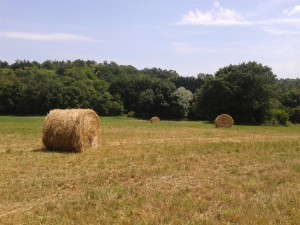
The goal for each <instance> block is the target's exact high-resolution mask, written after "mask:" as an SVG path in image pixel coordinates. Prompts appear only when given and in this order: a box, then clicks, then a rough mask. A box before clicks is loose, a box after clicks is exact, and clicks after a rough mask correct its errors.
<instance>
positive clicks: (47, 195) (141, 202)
mask: <svg viewBox="0 0 300 225" xmlns="http://www.w3.org/2000/svg"><path fill="white" fill-rule="evenodd" d="M43 119H44V118H43V117H0V199H1V201H0V224H299V223H300V222H299V221H300V126H291V127H265V126H234V127H233V128H232V129H217V128H215V127H214V126H213V124H209V123H204V122H175V121H173V122H170V121H162V122H161V123H160V124H159V125H153V124H151V123H150V122H149V121H143V120H136V119H129V118H123V117H117V118H109V117H108V118H101V127H102V128H101V129H102V130H101V146H100V147H99V148H97V149H91V150H89V151H86V152H83V153H77V154H76V153H61V152H49V151H45V150H44V149H43V146H42V143H41V129H42V124H43Z"/></svg>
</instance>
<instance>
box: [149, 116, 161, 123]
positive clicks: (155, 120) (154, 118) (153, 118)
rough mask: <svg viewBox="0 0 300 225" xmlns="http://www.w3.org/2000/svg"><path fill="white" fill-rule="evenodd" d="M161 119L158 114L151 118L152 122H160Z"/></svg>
mask: <svg viewBox="0 0 300 225" xmlns="http://www.w3.org/2000/svg"><path fill="white" fill-rule="evenodd" d="M159 121H160V119H159V118H158V117H157V116H154V117H152V118H151V119H150V122H151V123H159Z"/></svg>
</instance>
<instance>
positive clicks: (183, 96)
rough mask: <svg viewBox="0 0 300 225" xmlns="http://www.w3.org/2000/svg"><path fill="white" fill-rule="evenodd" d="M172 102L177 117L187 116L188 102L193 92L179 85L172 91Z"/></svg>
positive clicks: (191, 98)
mask: <svg viewBox="0 0 300 225" xmlns="http://www.w3.org/2000/svg"><path fill="white" fill-rule="evenodd" d="M172 95H173V98H174V100H173V103H174V104H175V106H177V107H175V108H176V111H177V114H178V116H179V118H187V115H188V113H189V109H190V103H191V101H192V100H193V94H192V92H190V91H189V90H186V89H185V88H184V87H179V88H178V89H177V90H176V91H175V92H173V94H172Z"/></svg>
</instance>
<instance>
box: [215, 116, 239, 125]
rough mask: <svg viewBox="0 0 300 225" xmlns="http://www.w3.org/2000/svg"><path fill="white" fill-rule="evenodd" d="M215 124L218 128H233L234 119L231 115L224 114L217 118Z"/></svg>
mask: <svg viewBox="0 0 300 225" xmlns="http://www.w3.org/2000/svg"><path fill="white" fill-rule="evenodd" d="M214 124H215V126H216V127H217V128H231V127H232V126H233V124H234V120H233V118H232V117H231V116H230V115H228V114H222V115H219V116H218V117H217V118H216V119H215V121H214Z"/></svg>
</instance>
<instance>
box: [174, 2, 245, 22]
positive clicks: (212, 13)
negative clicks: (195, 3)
mask: <svg viewBox="0 0 300 225" xmlns="http://www.w3.org/2000/svg"><path fill="white" fill-rule="evenodd" d="M246 23H247V21H245V20H244V19H243V17H242V16H241V15H240V14H239V13H238V12H236V11H234V10H232V9H226V8H223V7H222V6H221V5H220V3H219V2H216V3H214V8H213V9H212V10H209V11H207V12H202V11H201V10H199V9H196V10H195V12H194V11H191V10H190V11H189V12H188V14H186V15H184V16H183V17H182V20H181V21H180V22H179V23H178V24H189V25H219V26H220V25H221V26H228V25H241V24H246Z"/></svg>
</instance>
